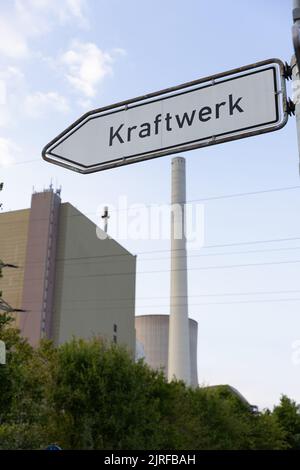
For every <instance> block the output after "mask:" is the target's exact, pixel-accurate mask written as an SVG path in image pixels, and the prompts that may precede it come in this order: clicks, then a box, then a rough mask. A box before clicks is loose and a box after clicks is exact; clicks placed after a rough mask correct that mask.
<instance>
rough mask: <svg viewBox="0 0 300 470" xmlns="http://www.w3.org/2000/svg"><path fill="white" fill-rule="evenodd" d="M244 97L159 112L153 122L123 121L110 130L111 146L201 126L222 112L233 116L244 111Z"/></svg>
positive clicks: (231, 97) (218, 116)
mask: <svg viewBox="0 0 300 470" xmlns="http://www.w3.org/2000/svg"><path fill="white" fill-rule="evenodd" d="M242 100H243V97H242V96H240V97H238V98H234V97H233V95H232V94H230V95H228V99H227V100H226V101H221V102H219V103H216V104H215V105H214V106H213V107H211V106H202V107H201V108H200V109H193V110H192V111H191V112H183V113H181V114H174V115H172V114H171V113H169V112H168V113H166V114H165V115H163V114H161V113H160V114H157V115H156V116H155V119H154V121H153V122H143V123H141V124H136V125H132V126H129V127H126V125H125V123H121V124H120V125H119V126H118V127H114V126H111V127H110V130H109V146H110V147H111V146H113V145H114V144H115V143H120V144H124V142H130V141H131V139H132V138H133V137H134V138H136V137H139V138H140V139H145V138H147V137H151V136H152V135H153V134H154V135H157V134H159V133H160V132H161V131H162V129H163V128H164V129H165V130H166V131H168V132H172V131H173V130H175V129H182V128H183V127H185V126H186V127H191V126H199V125H201V123H203V122H207V121H210V120H211V119H220V117H221V116H222V114H226V115H227V116H233V115H234V114H236V113H243V112H244V109H243V108H242Z"/></svg>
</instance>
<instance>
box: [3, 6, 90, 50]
mask: <svg viewBox="0 0 300 470" xmlns="http://www.w3.org/2000/svg"><path fill="white" fill-rule="evenodd" d="M12 6H13V8H11V9H10V10H7V11H6V12H3V13H2V14H1V18H0V54H1V55H2V57H8V58H10V59H24V58H27V57H29V56H30V40H31V39H32V38H35V37H38V36H42V35H45V34H47V33H49V31H51V30H52V29H54V28H55V27H57V25H65V24H67V23H72V22H75V24H76V26H79V27H82V28H88V26H89V22H88V18H87V16H86V13H85V12H86V10H87V2H86V0H14V2H13V3H12Z"/></svg>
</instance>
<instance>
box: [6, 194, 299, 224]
mask: <svg viewBox="0 0 300 470" xmlns="http://www.w3.org/2000/svg"><path fill="white" fill-rule="evenodd" d="M295 189H300V185H298V186H286V187H282V188H270V189H262V190H259V191H249V192H244V193H233V194H223V195H217V196H209V197H204V198H200V199H189V200H187V201H186V203H193V202H208V201H216V200H221V199H232V198H236V197H248V196H255V195H258V194H268V193H275V192H282V191H291V190H295ZM160 205H161V206H171V203H169V202H165V203H152V204H143V207H145V208H152V207H155V206H160ZM75 209H76V208H75ZM16 210H30V208H28V209H16ZM76 210H78V209H76ZM130 210H132V209H131V208H130V207H129V208H126V209H113V208H110V207H109V211H110V213H112V212H128V211H130ZM78 212H80V211H78ZM88 215H94V216H96V215H97V214H96V213H95V211H93V212H80V213H79V214H72V215H69V216H68V217H85V216H88ZM99 217H100V216H99ZM35 220H48V217H40V218H37V219H35ZM91 222H92V221H91ZM16 223H24V221H15V222H0V225H2V224H16ZM93 223H94V222H93Z"/></svg>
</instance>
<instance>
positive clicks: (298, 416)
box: [274, 395, 300, 450]
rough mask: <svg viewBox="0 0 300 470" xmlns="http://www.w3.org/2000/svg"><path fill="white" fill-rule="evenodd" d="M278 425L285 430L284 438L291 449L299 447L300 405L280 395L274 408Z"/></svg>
mask: <svg viewBox="0 0 300 470" xmlns="http://www.w3.org/2000/svg"><path fill="white" fill-rule="evenodd" d="M274 415H275V416H276V418H277V420H278V422H279V423H280V425H281V426H282V427H283V429H285V431H286V440H287V442H288V444H289V447H291V448H292V449H298V450H299V449H300V405H298V404H297V403H296V402H295V401H293V400H291V399H290V398H288V397H287V396H286V395H282V397H281V399H280V404H279V405H278V406H276V407H275V408H274Z"/></svg>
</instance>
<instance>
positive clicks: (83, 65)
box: [61, 41, 113, 98]
mask: <svg viewBox="0 0 300 470" xmlns="http://www.w3.org/2000/svg"><path fill="white" fill-rule="evenodd" d="M61 63H62V64H63V65H64V66H65V69H66V79H67V81H68V82H69V83H70V85H71V86H72V87H73V88H74V89H75V90H77V91H78V92H80V93H81V94H83V95H84V96H85V97H87V98H92V97H94V96H95V95H96V94H97V91H98V87H99V84H100V83H101V82H102V81H103V80H104V78H105V77H106V76H108V75H112V63H113V56H112V54H110V53H108V52H104V51H102V50H101V49H100V48H98V46H96V44H93V43H90V42H88V43H82V42H79V41H74V42H73V44H72V47H71V49H69V50H68V51H67V52H65V53H64V54H63V55H62V57H61Z"/></svg>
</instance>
